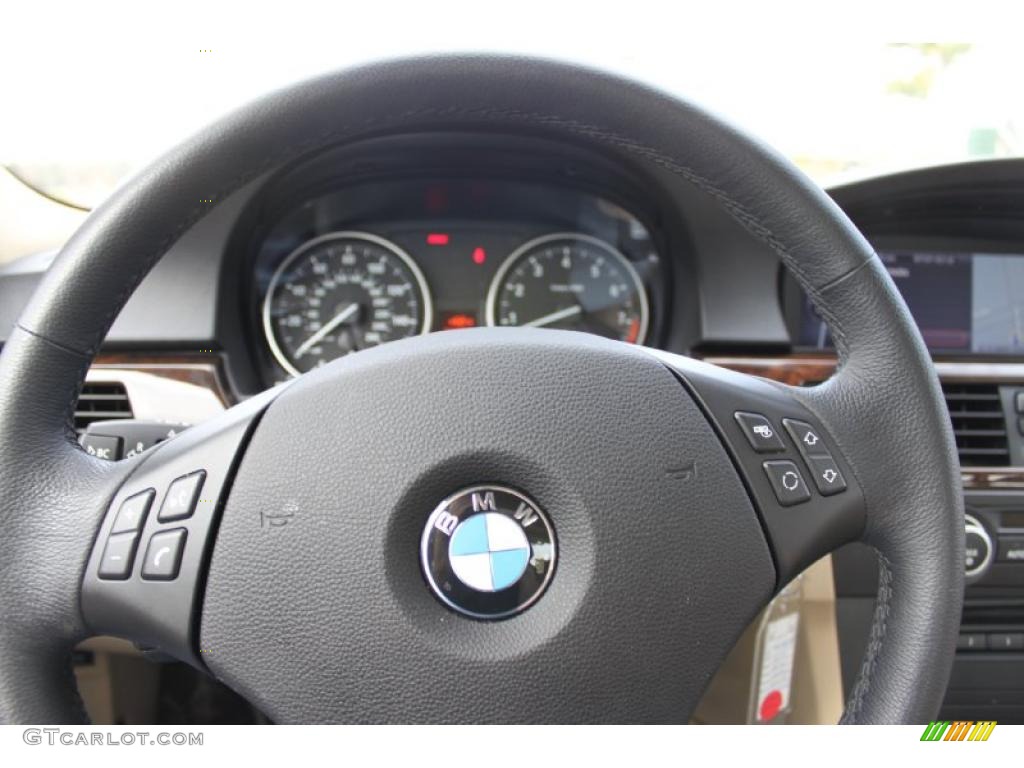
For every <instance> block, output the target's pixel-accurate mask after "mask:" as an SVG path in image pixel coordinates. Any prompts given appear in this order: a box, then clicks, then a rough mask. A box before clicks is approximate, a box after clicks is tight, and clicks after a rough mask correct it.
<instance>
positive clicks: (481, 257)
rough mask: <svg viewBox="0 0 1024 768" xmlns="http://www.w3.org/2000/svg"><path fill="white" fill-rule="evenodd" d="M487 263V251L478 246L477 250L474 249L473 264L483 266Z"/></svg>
mask: <svg viewBox="0 0 1024 768" xmlns="http://www.w3.org/2000/svg"><path fill="white" fill-rule="evenodd" d="M485 261H487V251H485V250H484V249H483V248H481V247H480V246H477V247H476V248H474V249H473V263H474V264H483V263H484V262H485Z"/></svg>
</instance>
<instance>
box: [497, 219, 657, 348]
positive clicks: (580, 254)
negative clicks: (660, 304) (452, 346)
mask: <svg viewBox="0 0 1024 768" xmlns="http://www.w3.org/2000/svg"><path fill="white" fill-rule="evenodd" d="M647 319H648V308H647V295H646V293H645V292H644V286H643V283H642V282H641V280H640V276H639V275H638V274H637V272H636V270H635V269H634V268H633V265H632V264H631V263H630V262H629V260H628V259H627V258H626V257H625V256H623V255H622V254H621V253H619V252H618V251H617V250H615V249H614V248H613V247H612V246H610V245H608V244H607V243H605V242H604V241H602V240H598V239H597V238H596V237H591V236H590V235H583V234H576V233H557V234H553V235H545V236H544V237H538V238H537V239H535V240H531V241H529V242H528V243H525V244H524V245H522V246H520V247H519V248H517V249H516V250H515V251H513V252H512V254H511V255H510V256H509V257H508V259H506V260H505V263H504V264H502V265H501V267H500V268H499V269H498V272H497V274H496V275H495V276H494V281H493V282H492V283H491V287H490V290H489V292H488V294H487V324H488V325H518V326H526V327H535V328H562V329H567V330H577V331H586V332H588V333H595V334H598V335H600V336H606V337H608V338H612V339H618V340H620V341H628V342H630V343H633V344H641V343H643V341H644V338H645V337H646V335H647Z"/></svg>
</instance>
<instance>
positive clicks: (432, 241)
mask: <svg viewBox="0 0 1024 768" xmlns="http://www.w3.org/2000/svg"><path fill="white" fill-rule="evenodd" d="M449 239H450V238H449V237H448V235H447V234H445V233H444V232H430V233H428V234H427V245H448V241H449Z"/></svg>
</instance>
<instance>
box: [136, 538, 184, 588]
mask: <svg viewBox="0 0 1024 768" xmlns="http://www.w3.org/2000/svg"><path fill="white" fill-rule="evenodd" d="M187 535H188V531H186V530H185V529H184V528H175V529H174V530H172V531H161V532H160V533H154V534H153V536H152V537H151V538H150V540H149V546H148V547H146V560H145V562H143V564H142V578H144V579H147V580H151V581H171V580H172V579H176V578H177V577H178V568H179V567H180V566H181V555H182V552H184V551H185V538H186V537H187Z"/></svg>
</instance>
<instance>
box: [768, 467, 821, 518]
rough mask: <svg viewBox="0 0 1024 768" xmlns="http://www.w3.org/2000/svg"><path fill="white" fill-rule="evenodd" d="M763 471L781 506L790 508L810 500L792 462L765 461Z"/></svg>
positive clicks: (804, 484)
mask: <svg viewBox="0 0 1024 768" xmlns="http://www.w3.org/2000/svg"><path fill="white" fill-rule="evenodd" d="M764 471H765V474H767V475H768V482H770V483H771V486H772V490H773V491H775V498H777V499H778V500H779V504H781V505H782V506H784V507H791V506H793V505H794V504H800V503H802V502H805V501H807V500H808V499H810V498H811V492H810V491H809V490H808V489H807V483H805V482H804V478H803V475H801V474H800V470H799V469H797V466H796V464H794V463H793V462H792V461H766V462H765V463H764Z"/></svg>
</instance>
